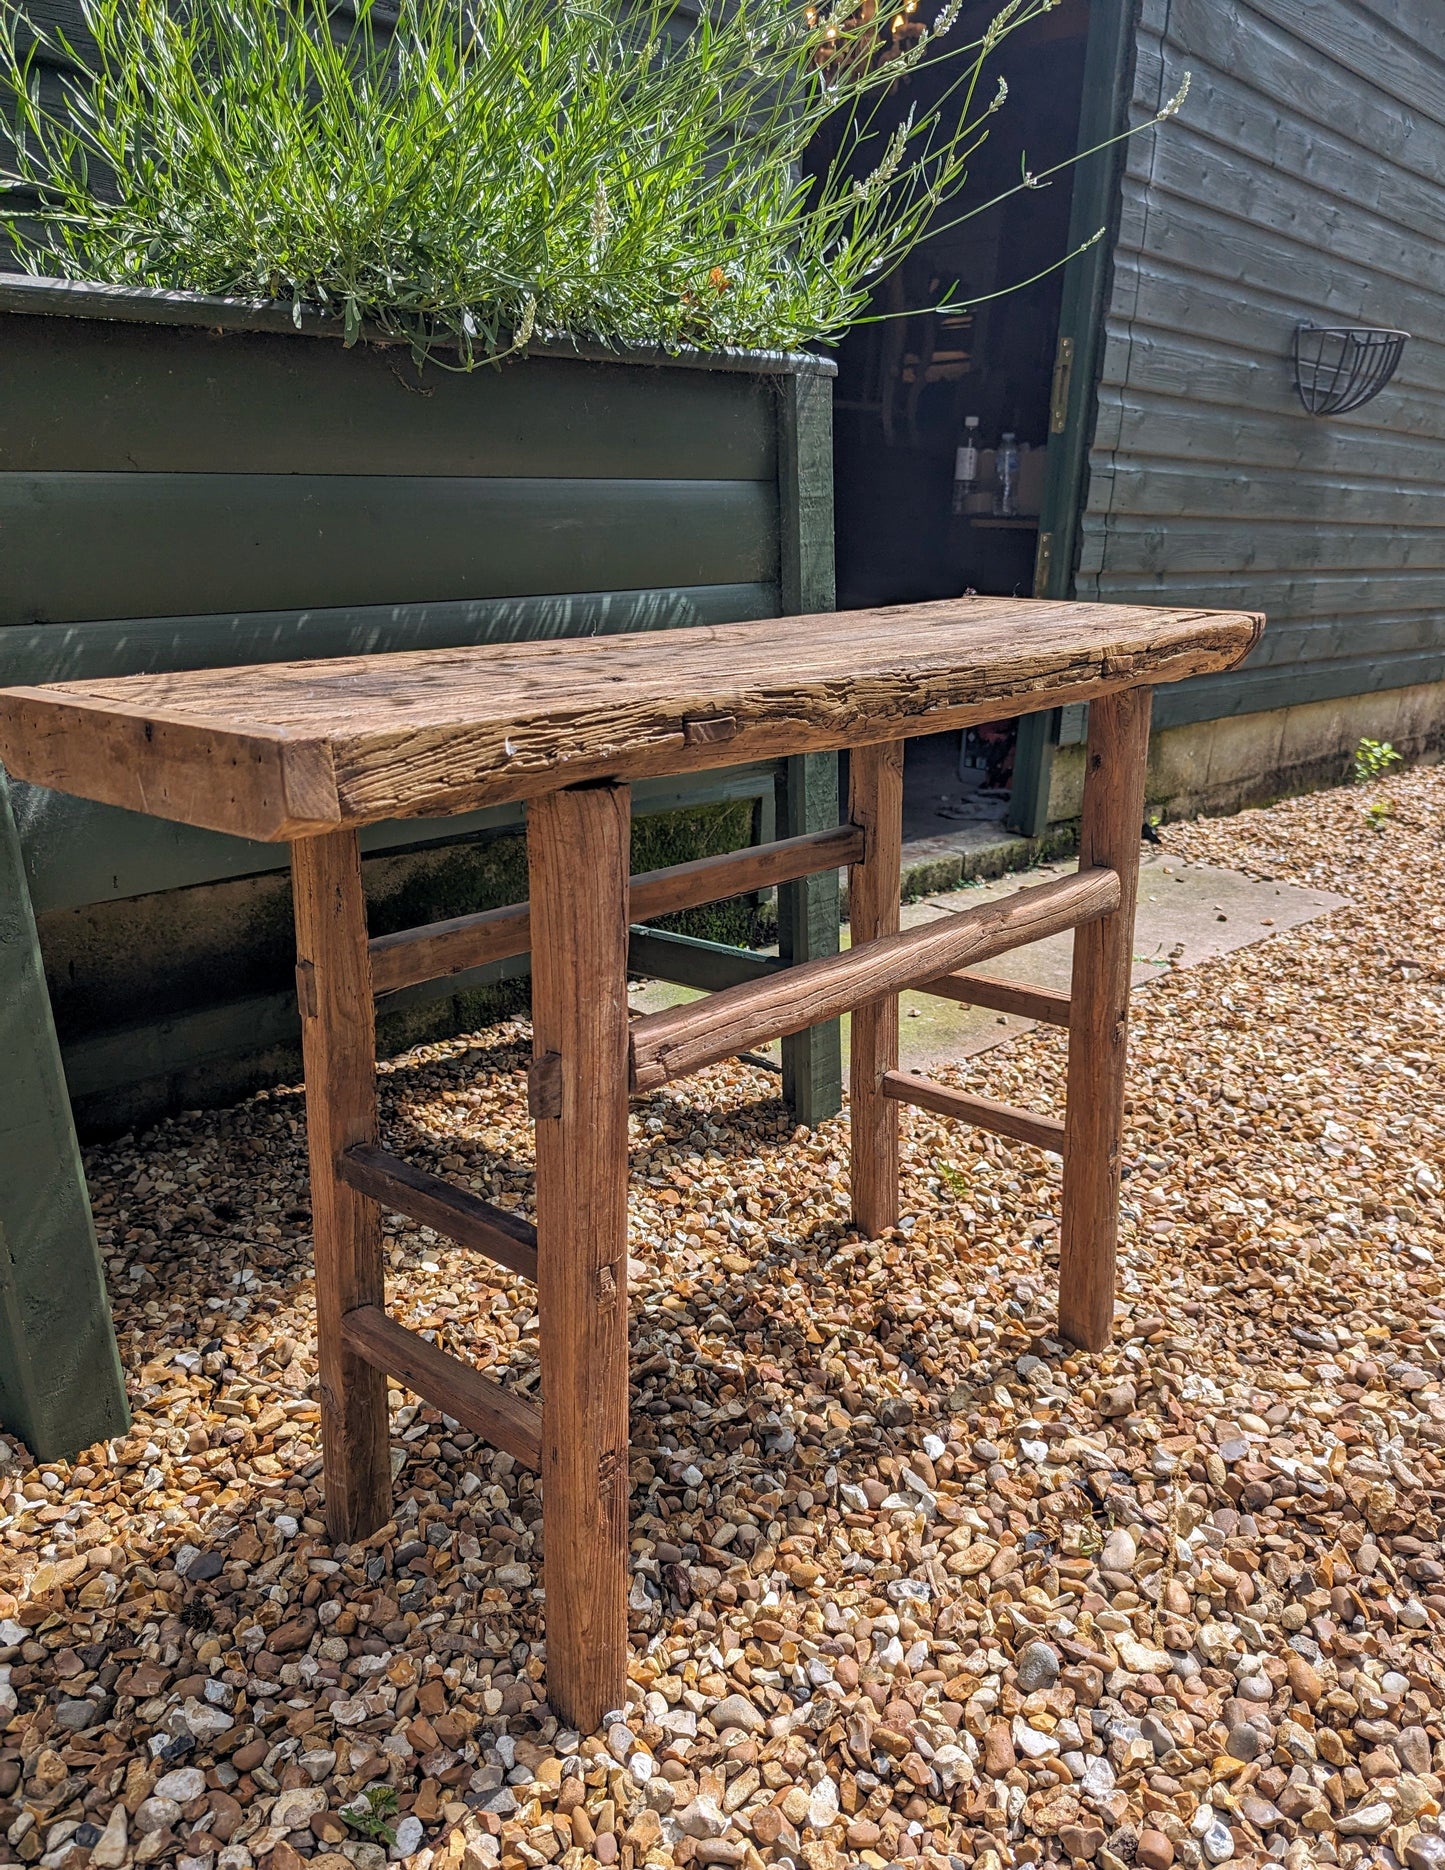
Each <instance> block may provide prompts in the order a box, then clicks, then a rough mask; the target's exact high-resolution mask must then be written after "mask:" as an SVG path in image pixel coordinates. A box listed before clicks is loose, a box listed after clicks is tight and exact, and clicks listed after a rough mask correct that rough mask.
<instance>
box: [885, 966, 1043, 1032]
mask: <svg viewBox="0 0 1445 1870" xmlns="http://www.w3.org/2000/svg"><path fill="white" fill-rule="evenodd" d="M918 991H919V992H920V993H931V994H933V995H934V996H935V998H937V999H939V1000H957V1001H960V1002H961V1003H962V1004H963V1005H964V1006H986V1007H988V1008H989V1009H990V1011H992V1012H995V1013H1014V1014H1016V1015H1017V1016H1018V1018H1020V1019H1036V1020H1039V1021H1041V1022H1042V1023H1043V1024H1044V1025H1046V1026H1067V1025H1068V1023H1069V996H1068V995H1067V994H1066V993H1060V992H1059V990H1058V989H1057V988H1056V987H1031V986H1029V985H1028V984H1027V983H1025V982H1024V981H1017V980H994V979H992V978H991V977H990V976H989V975H987V974H944V975H942V976H940V978H939V979H938V980H930V981H926V982H925V983H924V985H923V986H922V987H920V988H919V989H918Z"/></svg>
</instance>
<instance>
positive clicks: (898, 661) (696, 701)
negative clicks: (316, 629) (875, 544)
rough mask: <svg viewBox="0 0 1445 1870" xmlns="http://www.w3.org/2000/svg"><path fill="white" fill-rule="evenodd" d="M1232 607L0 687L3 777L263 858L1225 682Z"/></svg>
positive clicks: (865, 618) (855, 620)
mask: <svg viewBox="0 0 1445 1870" xmlns="http://www.w3.org/2000/svg"><path fill="white" fill-rule="evenodd" d="M1261 627H1262V622H1261V619H1260V618H1259V617H1257V616H1254V615H1251V614H1248V613H1245V612H1238V611H1205V610H1163V609H1152V608H1146V607H1143V606H1136V605H1128V604H1077V603H1063V602H1060V603H1055V602H1051V601H1043V600H1036V599H1032V598H991V597H964V598H954V599H949V600H947V601H945V602H939V603H931V604H911V605H907V606H896V607H890V608H886V609H880V610H866V611H840V612H829V613H826V614H823V615H819V616H811V617H787V618H766V619H764V620H762V621H759V622H752V623H734V624H723V625H715V626H711V627H706V628H697V629H680V630H670V631H655V632H647V633H644V634H633V635H620V636H599V637H589V638H580V639H579V638H566V639H554V640H550V641H547V642H531V643H515V644H512V643H509V644H493V645H485V646H481V647H476V648H465V649H437V650H412V651H405V652H401V653H396V654H388V655H375V656H346V657H337V658H335V659H331V660H325V661H311V662H278V663H266V664H260V665H256V666H253V667H249V668H239V669H196V670H189V671H182V672H179V673H172V674H155V675H133V676H126V677H121V678H118V679H114V680H104V681H79V682H57V683H52V684H49V685H47V686H45V687H36V688H12V689H4V690H0V763H3V764H4V765H5V767H6V768H7V769H8V770H9V772H10V773H11V775H12V776H13V777H15V778H17V779H25V780H30V781H32V782H34V783H35V784H38V785H43V786H50V787H53V788H55V789H56V790H58V791H61V792H69V793H74V794H76V795H78V796H79V797H81V798H86V799H93V800H97V801H99V802H101V803H103V804H108V805H119V806H124V807H127V808H129V809H130V810H132V811H139V812H146V813H149V814H151V815H152V816H155V817H159V818H168V819H173V820H177V821H179V822H181V823H183V824H191V825H199V826H204V827H207V828H209V829H212V830H216V831H227V832H233V833H236V834H238V835H241V836H245V837H252V838H262V839H269V840H277V839H287V838H290V839H294V838H305V837H310V836H315V835H318V834H321V833H323V832H327V831H335V830H338V829H340V828H341V827H343V826H349V825H362V824H368V823H372V822H374V821H376V820H379V819H386V818H413V817H443V816H447V815H450V814H455V813H460V812H465V811H472V810H475V809H477V808H479V807H481V806H486V805H493V804H501V803H505V802H509V801H512V800H516V799H523V798H527V797H533V796H536V795H537V794H539V793H543V792H549V791H552V790H555V789H556V788H557V787H558V786H566V785H575V784H579V783H582V782H585V781H588V780H598V779H604V778H606V779H618V780H629V779H635V778H641V777H645V776H651V775H657V774H667V775H671V774H676V773H681V772H686V771H689V770H693V769H696V768H700V767H709V766H714V767H715V766H719V765H724V764H727V763H730V762H732V761H741V760H753V759H768V758H776V757H779V756H782V755H784V754H795V753H805V752H813V751H823V750H825V749H828V748H837V747H846V746H850V745H858V744H866V743H869V742H877V741H883V740H887V739H897V738H902V737H905V736H912V735H915V734H923V733H936V732H940V731H942V730H944V729H948V728H959V727H967V726H969V725H971V724H973V723H975V722H979V721H986V720H993V719H997V718H999V717H1000V716H1001V715H1009V714H1020V713H1029V712H1033V711H1034V710H1036V709H1040V708H1048V707H1059V706H1062V705H1064V704H1066V703H1071V702H1081V701H1088V700H1090V699H1092V698H1094V697H1097V696H1099V695H1104V694H1109V693H1112V692H1115V691H1117V690H1120V689H1124V688H1133V687H1138V686H1141V685H1154V684H1159V683H1167V682H1176V681H1180V680H1182V679H1183V678H1184V677H1186V676H1192V675H1205V674H1209V673H1211V672H1213V671H1216V670H1220V669H1226V668H1229V667H1230V666H1232V665H1233V664H1234V663H1236V662H1238V661H1239V660H1240V659H1241V657H1243V656H1245V655H1246V654H1247V653H1248V652H1249V650H1250V649H1251V648H1252V647H1253V645H1254V643H1255V642H1256V640H1257V639H1258V636H1259V632H1260V629H1261Z"/></svg>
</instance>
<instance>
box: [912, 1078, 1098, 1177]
mask: <svg viewBox="0 0 1445 1870" xmlns="http://www.w3.org/2000/svg"><path fill="white" fill-rule="evenodd" d="M883 1095H884V1096H885V1097H888V1098H893V1099H894V1100H896V1101H897V1102H898V1103H900V1104H916V1105H917V1106H918V1108H919V1109H920V1110H931V1111H933V1112H934V1113H935V1115H937V1116H940V1117H952V1118H954V1119H955V1120H956V1121H957V1122H959V1123H971V1124H973V1126H974V1127H975V1128H976V1129H979V1130H991V1131H992V1132H993V1133H994V1135H996V1136H1008V1137H1011V1138H1012V1139H1013V1140H1014V1142H1016V1143H1032V1144H1033V1146H1034V1148H1035V1149H1046V1150H1048V1151H1049V1153H1050V1154H1051V1155H1055V1156H1061V1155H1062V1154H1063V1153H1064V1126H1063V1124H1062V1123H1061V1122H1060V1121H1059V1119H1058V1118H1057V1117H1041V1116H1039V1115H1038V1114H1037V1113H1036V1112H1035V1111H1032V1110H1020V1109H1019V1108H1018V1106H1017V1105H1016V1104H1000V1103H999V1102H998V1101H997V1099H995V1098H992V1097H980V1096H979V1095H978V1094H977V1092H974V1091H959V1090H956V1089H955V1088H954V1087H953V1086H952V1085H950V1084H939V1083H938V1082H937V1081H936V1080H935V1079H933V1078H925V1077H924V1076H922V1075H921V1073H918V1072H913V1071H890V1072H887V1073H885V1075H884V1078H883Z"/></svg>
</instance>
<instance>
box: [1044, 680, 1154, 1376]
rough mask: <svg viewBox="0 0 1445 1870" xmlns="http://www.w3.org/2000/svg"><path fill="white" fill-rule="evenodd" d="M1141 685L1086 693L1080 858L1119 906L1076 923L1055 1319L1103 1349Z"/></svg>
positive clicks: (1143, 709) (1141, 756)
mask: <svg viewBox="0 0 1445 1870" xmlns="http://www.w3.org/2000/svg"><path fill="white" fill-rule="evenodd" d="M1150 700H1151V694H1150V690H1149V689H1147V688H1133V689H1128V690H1126V691H1125V692H1124V693H1123V694H1117V695H1106V696H1104V697H1103V699H1101V700H1099V701H1094V702H1091V703H1090V704H1089V746H1088V757H1087V764H1086V766H1085V772H1084V809H1083V820H1082V823H1081V825H1080V828H1079V867H1080V869H1084V868H1086V867H1087V866H1088V865H1090V864H1104V865H1107V866H1108V867H1109V868H1110V869H1112V870H1115V871H1117V872H1118V876H1119V907H1118V908H1117V909H1116V910H1115V911H1114V913H1113V914H1112V915H1108V916H1103V917H1101V918H1100V919H1099V920H1098V921H1096V922H1086V923H1084V924H1083V925H1082V926H1081V927H1080V928H1077V929H1075V931H1074V972H1073V984H1072V989H1071V994H1070V1000H1071V1008H1072V1010H1071V1015H1070V1021H1069V1071H1068V1106H1067V1111H1066V1115H1065V1127H1064V1201H1063V1242H1062V1253H1061V1258H1060V1265H1059V1329H1060V1331H1061V1332H1062V1333H1063V1335H1064V1336H1065V1337H1066V1338H1069V1339H1071V1340H1072V1341H1073V1342H1074V1343H1075V1344H1081V1345H1083V1346H1084V1347H1085V1349H1087V1350H1102V1349H1103V1348H1104V1346H1105V1345H1106V1344H1107V1343H1108V1342H1109V1338H1110V1335H1111V1333H1112V1331H1113V1328H1114V1278H1115V1257H1116V1253H1117V1248H1118V1238H1119V1186H1120V1167H1121V1163H1120V1157H1121V1152H1122V1148H1123V1132H1124V1072H1125V1055H1126V1052H1127V1048H1128V1037H1129V982H1130V976H1131V975H1132V973H1133V971H1134V904H1135V901H1136V899H1137V896H1138V893H1139V844H1140V833H1141V831H1142V828H1143V820H1144V779H1145V769H1146V766H1147V763H1148V757H1149V708H1150Z"/></svg>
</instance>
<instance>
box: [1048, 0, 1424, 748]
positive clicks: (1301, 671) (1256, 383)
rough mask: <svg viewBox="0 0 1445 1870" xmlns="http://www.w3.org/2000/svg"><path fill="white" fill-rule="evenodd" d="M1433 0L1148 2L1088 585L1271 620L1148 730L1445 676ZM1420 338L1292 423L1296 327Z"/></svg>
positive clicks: (1087, 541)
mask: <svg viewBox="0 0 1445 1870" xmlns="http://www.w3.org/2000/svg"><path fill="white" fill-rule="evenodd" d="M1438 28H1439V12H1438V6H1437V5H1436V4H1435V0H1398V5H1392V7H1391V9H1390V23H1389V24H1388V25H1387V24H1386V23H1385V21H1384V19H1383V17H1382V9H1381V8H1380V7H1378V6H1376V5H1374V4H1372V0H1310V4H1309V5H1308V6H1307V7H1300V6H1298V5H1296V4H1294V0H1142V3H1141V8H1140V25H1139V32H1138V62H1137V74H1136V87H1135V95H1134V114H1135V119H1136V121H1137V120H1142V119H1143V118H1144V117H1145V116H1146V115H1148V114H1149V113H1151V112H1152V111H1153V110H1155V109H1156V108H1157V107H1158V105H1159V103H1160V102H1161V101H1162V100H1163V98H1165V97H1166V96H1168V95H1169V94H1170V93H1172V92H1173V90H1174V89H1175V88H1176V87H1177V85H1178V83H1179V80H1180V77H1181V76H1182V73H1183V72H1184V70H1185V69H1188V70H1190V71H1191V72H1192V74H1193V83H1192V87H1191V93H1190V97H1189V100H1188V103H1187V104H1186V107H1185V110H1184V112H1183V114H1182V116H1181V117H1180V118H1179V119H1177V120H1176V121H1174V122H1172V123H1170V124H1169V125H1168V126H1166V127H1165V128H1164V129H1163V130H1162V131H1161V132H1159V133H1158V134H1156V135H1151V136H1148V137H1144V138H1140V139H1138V140H1137V141H1136V142H1134V143H1133V144H1131V145H1130V147H1129V151H1128V158H1127V169H1126V175H1125V179H1124V186H1123V201H1122V211H1121V221H1120V229H1119V235H1118V240H1117V243H1116V250H1115V256H1114V258H1115V266H1114V282H1113V288H1112V292H1111V297H1110V304H1109V313H1108V337H1107V342H1106V345H1105V352H1104V357H1103V361H1102V367H1101V380H1100V385H1099V410H1100V413H1099V421H1098V425H1097V430H1096V435H1095V442H1094V447H1093V451H1092V456H1091V470H1092V471H1091V477H1090V486H1089V495H1088V502H1087V507H1086V510H1085V513H1084V518H1083V544H1082V550H1081V555H1080V565H1079V583H1078V590H1079V595H1080V596H1081V597H1100V598H1106V599H1113V600H1116V601H1120V602H1155V603H1167V604H1184V605H1189V604H1199V605H1219V606H1222V607H1235V606H1248V607H1252V608H1262V609H1264V610H1265V611H1266V613H1267V614H1268V617H1269V628H1268V629H1267V631H1266V634H1265V637H1264V639H1263V642H1262V644H1261V645H1260V647H1259V649H1258V650H1256V652H1255V653H1254V655H1253V656H1252V657H1251V659H1250V661H1249V663H1248V664H1247V665H1246V667H1245V668H1244V669H1242V670H1239V671H1236V672H1232V673H1230V674H1228V675H1225V676H1219V677H1211V678H1208V679H1207V680H1202V681H1198V682H1194V683H1188V684H1184V685H1182V686H1181V687H1180V688H1178V689H1177V690H1172V691H1170V693H1169V694H1168V695H1167V696H1163V695H1161V696H1160V697H1159V702H1160V706H1159V709H1158V713H1157V716H1156V718H1157V720H1158V721H1159V723H1160V724H1161V725H1177V724H1180V723H1182V722H1186V721H1195V720H1205V719H1209V718H1212V717H1213V716H1214V715H1222V714H1236V713H1248V712H1251V711H1254V710H1259V709H1267V708H1275V707H1282V706H1287V705H1290V704H1291V703H1295V702H1304V701H1310V700H1326V699H1335V698H1339V697H1341V696H1344V695H1347V694H1350V693H1369V692H1374V691H1377V690H1380V689H1384V688H1389V687H1404V686H1412V685H1414V684H1415V683H1417V682H1422V681H1434V680H1437V679H1440V676H1441V674H1442V673H1445V668H1442V644H1441V626H1440V615H1441V613H1440V607H1439V593H1440V591H1441V590H1442V589H1445V477H1442V475H1441V471H1440V463H1441V461H1442V459H1445V342H1442V335H1445V253H1442V248H1441V245H1440V242H1439V240H1438V237H1437V231H1438V230H1437V226H1436V224H1437V222H1438V220H1439V213H1438V205H1439V201H1440V176H1441V175H1442V173H1445V49H1442V42H1441V41H1440V39H1439V33H1438ZM1306 319H1313V320H1315V321H1316V322H1330V323H1360V324H1388V325H1400V326H1403V327H1405V328H1406V329H1408V330H1410V331H1411V332H1412V334H1413V335H1412V338H1411V341H1410V343H1409V345H1408V346H1407V348H1406V352H1405V358H1404V362H1403V364H1402V367H1401V369H1400V371H1399V372H1398V374H1397V376H1396V378H1395V379H1394V381H1393V382H1392V383H1391V384H1390V385H1389V386H1388V387H1387V388H1386V389H1385V390H1384V392H1383V393H1382V394H1381V395H1380V396H1379V397H1378V398H1376V399H1375V400H1374V401H1373V402H1371V403H1369V404H1368V405H1366V406H1365V407H1364V408H1362V409H1360V410H1358V411H1356V412H1353V413H1351V414H1348V415H1346V416H1343V417H1336V418H1316V417H1311V416H1309V415H1307V414H1306V413H1305V411H1304V410H1303V408H1302V407H1301V405H1300V403H1299V401H1298V399H1297V397H1296V395H1295V391H1294V387H1293V381H1292V367H1291V361H1290V348H1291V340H1292V336H1293V332H1294V328H1295V326H1296V324H1297V323H1299V322H1302V321H1304V320H1306Z"/></svg>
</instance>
